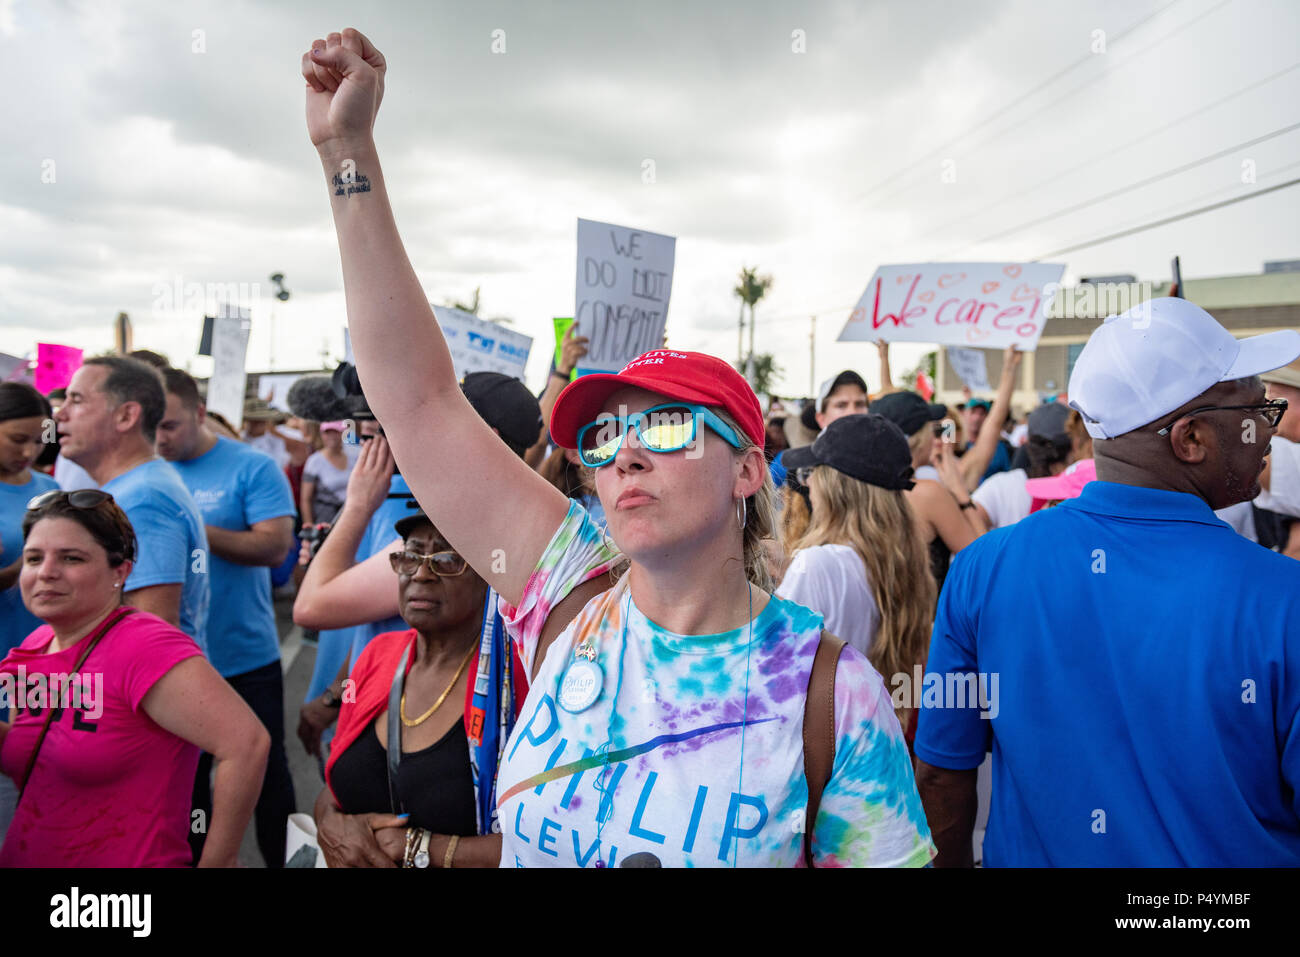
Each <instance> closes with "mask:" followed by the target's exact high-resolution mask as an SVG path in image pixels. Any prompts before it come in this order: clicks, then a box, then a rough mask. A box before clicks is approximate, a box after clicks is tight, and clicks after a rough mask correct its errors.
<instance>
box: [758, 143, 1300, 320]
mask: <svg viewBox="0 0 1300 957" xmlns="http://www.w3.org/2000/svg"><path fill="white" fill-rule="evenodd" d="M1297 166H1300V160H1297V161H1296V162H1294V163H1288V164H1286V165H1285V166H1279V167H1278V168H1276V169H1272V170H1269V171H1268V172H1266V173H1263V174H1261V175H1263V176H1273V175H1276V174H1278V173H1285V172H1287V171H1289V170H1291V169H1294V168H1295V167H1297ZM1296 182H1300V180H1292V181H1291V182H1289V183H1279V184H1277V185H1275V186H1270V187H1268V188H1266V189H1263V190H1258V191H1256V192H1254V193H1250V194H1248V195H1246V196H1238V197H1236V198H1234V199H1233V200H1231V201H1230V202H1227V203H1215V204H1213V205H1211V206H1206V207H1204V208H1201V209H1197V210H1192V211H1191V212H1188V213H1183V214H1180V215H1178V216H1174V217H1173V218H1171V219H1168V220H1161V221H1159V222H1156V223H1150V224H1147V225H1145V226H1142V227H1137V228H1134V229H1126V230H1124V231H1123V232H1122V233H1117V234H1115V235H1114V236H1109V237H1104V238H1103V239H1100V240H1093V241H1089V242H1085V243H1079V244H1077V245H1073V246H1070V247H1067V248H1066V249H1061V250H1057V251H1055V252H1051V253H1046V254H1045V255H1043V256H1038V257H1036V258H1035V259H1032V260H1029V261H1030V262H1040V261H1041V260H1043V259H1045V258H1047V257H1048V256H1056V255H1059V254H1060V253H1062V252H1071V251H1074V250H1076V249H1083V248H1084V247H1087V246H1092V245H1097V244H1098V243H1101V242H1105V241H1107V240H1109V239H1112V238H1117V237H1119V236H1124V235H1129V234H1131V233H1134V232H1141V231H1142V230H1143V229H1151V228H1154V227H1156V226H1161V225H1164V224H1165V223H1167V222H1173V221H1175V220H1177V219H1183V218H1187V217H1188V216H1194V215H1197V214H1198V213H1203V212H1209V211H1210V210H1214V209H1218V208H1219V207H1221V206H1227V205H1231V203H1234V202H1241V201H1242V200H1246V199H1250V198H1251V197H1252V196H1258V195H1262V194H1263V193H1266V192H1272V191H1273V190H1276V189H1283V188H1284V187H1287V186H1290V185H1293V184H1294V183H1296ZM1236 188H1237V187H1236V186H1235V185H1233V186H1229V187H1226V189H1229V190H1235V189H1236ZM1224 191H1225V190H1224V189H1214V190H1211V191H1210V192H1208V193H1202V194H1201V195H1200V196H1198V197H1196V198H1197V199H1198V200H1200V199H1205V198H1207V197H1210V196H1217V195H1218V194H1220V193H1222V192H1224ZM856 305H857V300H854V301H853V302H851V303H849V304H848V305H842V306H834V307H830V308H826V309H804V310H801V311H799V312H791V313H785V314H783V315H779V316H764V317H763V319H762V321H763V322H764V323H767V322H779V321H781V320H785V319H803V318H806V317H807V316H809V315H814V316H828V315H831V314H833V313H837V312H848V311H849V310H851V309H853V308H854V307H855V306H856Z"/></svg>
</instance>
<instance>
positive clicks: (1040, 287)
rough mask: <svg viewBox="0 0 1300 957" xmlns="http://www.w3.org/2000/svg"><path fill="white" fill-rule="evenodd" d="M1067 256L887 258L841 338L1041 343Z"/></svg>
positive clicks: (1024, 346) (989, 345)
mask: <svg viewBox="0 0 1300 957" xmlns="http://www.w3.org/2000/svg"><path fill="white" fill-rule="evenodd" d="M1064 272H1065V266H1064V264H1061V263H920V264H912V265H907V266H881V267H880V268H879V269H877V270H876V273H875V275H874V276H872V277H871V282H869V283H868V284H867V290H866V292H864V293H863V294H862V298H861V299H860V300H858V305H857V307H856V308H855V309H854V310H853V312H852V313H850V314H849V319H848V322H846V323H845V324H844V329H843V331H842V332H841V333H840V337H839V341H840V342H875V341H877V340H878V339H885V340H887V341H889V342H934V343H938V344H940V345H951V346H979V347H981V348H985V349H994V348H1003V347H1005V346H1009V345H1012V344H1013V343H1014V344H1015V345H1016V346H1017V347H1018V348H1019V349H1020V350H1021V351H1023V352H1032V351H1033V350H1034V349H1036V348H1037V347H1038V337H1039V336H1040V335H1042V332H1043V326H1044V324H1045V323H1046V321H1047V310H1048V308H1049V307H1050V306H1051V304H1052V301H1053V299H1054V298H1055V296H1056V290H1057V288H1058V287H1059V283H1060V279H1061V274H1062V273H1064Z"/></svg>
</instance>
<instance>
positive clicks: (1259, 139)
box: [942, 123, 1300, 259]
mask: <svg viewBox="0 0 1300 957" xmlns="http://www.w3.org/2000/svg"><path fill="white" fill-rule="evenodd" d="M1296 129H1300V123H1292V124H1291V125H1290V126H1284V127H1282V128H1281V129H1276V130H1273V131H1272V132H1271V133H1265V134H1264V135H1263V136H1256V137H1255V138H1254V139H1249V140H1245V141H1244V142H1241V143H1237V144H1234V145H1233V146H1229V147H1228V148H1227V149H1222V150H1219V151H1218V152H1217V153H1211V154H1210V155H1209V156H1202V157H1201V158H1200V159H1195V160H1192V161H1191V162H1190V163H1184V164H1183V165H1181V166H1175V167H1174V168H1173V169H1168V170H1165V171H1164V172H1163V173H1156V174H1155V175H1153V176H1148V177H1147V178H1146V179H1140V180H1138V181H1137V182H1136V183H1130V184H1128V185H1127V186H1121V187H1120V188H1119V189H1113V190H1110V191H1109V192H1106V193H1102V194H1101V195H1100V196H1094V197H1093V198H1092V199H1088V200H1084V201H1083V202H1081V203H1075V204H1074V205H1072V206H1066V207H1064V208H1062V209H1058V210H1056V211H1055V212H1052V213H1047V214H1046V215H1044V216H1039V217H1037V218H1036V219H1031V220H1027V221H1026V222H1023V223H1018V224H1016V225H1015V226H1010V227H1008V228H1006V229H1004V230H1002V231H1001V232H997V233H993V234H992V235H990V236H985V237H984V238H982V239H978V240H976V241H975V242H972V243H966V244H965V245H963V246H960V247H958V248H957V249H955V250H953V251H952V252H950V253H945V254H944V255H943V257H942V258H943V259H949V258H951V257H952V256H955V255H957V254H958V253H962V252H964V251H966V250H967V249H970V248H972V247H974V246H979V245H982V244H983V243H987V242H992V241H993V240H995V239H1001V238H1002V237H1003V236H1008V235H1010V234H1011V233H1015V232H1019V231H1020V230H1022V229H1027V228H1028V227H1030V226H1037V225H1039V224H1040V223H1046V222H1050V221H1051V220H1053V219H1059V218H1060V217H1061V216H1065V215H1068V214H1070V213H1077V212H1078V211H1079V210H1081V209H1087V208H1088V207H1089V206H1095V205H1097V204H1098V203H1104V202H1106V201H1107V200H1110V199H1114V198H1115V197H1116V196H1123V195H1124V194H1125V193H1131V192H1132V191H1133V190H1135V189H1141V188H1142V187H1144V186H1151V185H1153V184H1155V183H1158V182H1160V181H1161V180H1164V179H1168V178H1169V177H1171V176H1177V175H1178V174H1179V173H1185V172H1187V171H1188V170H1190V169H1195V168H1196V167H1197V166H1202V165H1204V164H1205V163H1209V162H1212V161H1214V160H1216V159H1222V158H1223V157H1225V156H1228V155H1230V154H1232V153H1235V152H1236V151H1237V150H1241V149H1245V148H1246V147H1248V146H1255V145H1256V144H1258V143H1263V142H1265V141H1266V140H1271V139H1273V138H1275V137H1278V136H1282V135H1284V134H1286V133H1290V132H1291V131H1292V130H1296Z"/></svg>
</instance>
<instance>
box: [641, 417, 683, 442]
mask: <svg viewBox="0 0 1300 957" xmlns="http://www.w3.org/2000/svg"><path fill="white" fill-rule="evenodd" d="M691 428H692V427H691V420H690V417H689V416H688V417H687V419H686V421H685V422H682V421H676V422H662V421H661V422H659V423H657V424H655V425H652V426H650V427H649V428H645V429H642V430H641V439H642V441H644V442H645V445H646V448H649V449H665V450H672V449H680V448H681V447H682V446H684V445H685V444H686V443H687V442H689V441H690V440H691Z"/></svg>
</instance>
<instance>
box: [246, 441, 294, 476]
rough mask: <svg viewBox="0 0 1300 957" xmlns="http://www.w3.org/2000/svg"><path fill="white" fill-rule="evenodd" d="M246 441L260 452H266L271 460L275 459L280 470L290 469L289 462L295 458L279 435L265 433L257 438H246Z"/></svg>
mask: <svg viewBox="0 0 1300 957" xmlns="http://www.w3.org/2000/svg"><path fill="white" fill-rule="evenodd" d="M244 441H245V442H246V443H248V445H250V446H251V447H253V448H255V449H257V451H259V452H265V453H266V454H267V455H269V456H271V458H273V459H275V464H276V465H278V466H279V467H280V470H281V471H283V470H284V469H286V468H288V467H289V462H290V461H291V460H292V458H293V456H291V455H290V454H289V447H288V446H287V445H285V444H284V439H282V438H280V437H279V436H278V435H272V434H271V433H270V432H263V433H262V434H261V435H257V436H245V437H244Z"/></svg>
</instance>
